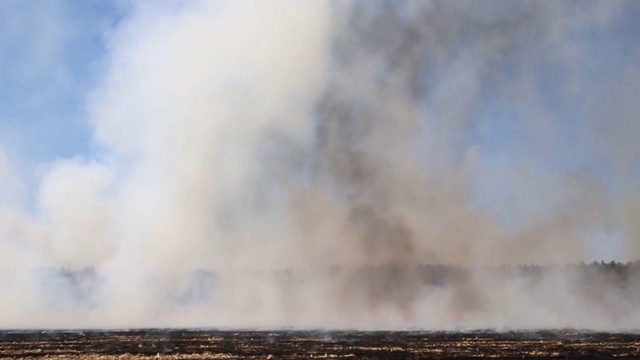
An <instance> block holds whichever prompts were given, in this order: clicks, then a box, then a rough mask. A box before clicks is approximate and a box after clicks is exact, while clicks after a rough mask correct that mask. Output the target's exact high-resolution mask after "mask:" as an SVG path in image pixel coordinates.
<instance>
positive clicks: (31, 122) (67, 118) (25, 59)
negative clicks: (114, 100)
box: [0, 0, 123, 176]
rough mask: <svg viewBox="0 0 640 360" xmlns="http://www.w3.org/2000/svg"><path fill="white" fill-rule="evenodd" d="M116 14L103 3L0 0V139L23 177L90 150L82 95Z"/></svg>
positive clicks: (97, 70)
mask: <svg viewBox="0 0 640 360" xmlns="http://www.w3.org/2000/svg"><path fill="white" fill-rule="evenodd" d="M122 15H123V9H122V7H120V6H118V5H117V4H116V3H114V2H110V1H71V0H69V1H67V0H53V1H46V2H42V1H37V0H36V1H31V0H26V1H11V0H9V1H2V2H1V3H0V68H1V69H2V70H1V71H0V129H1V130H0V143H2V144H3V146H4V147H5V151H7V153H8V154H9V156H10V157H11V158H12V160H13V163H14V166H19V167H22V169H21V170H22V171H23V172H25V175H27V176H28V175H29V172H30V171H31V170H32V168H33V167H34V166H35V165H37V164H39V163H42V162H47V161H51V160H54V159H56V158H60V157H72V156H78V155H79V156H83V155H85V154H86V153H87V152H88V151H89V149H90V147H91V136H90V129H89V126H88V124H87V114H86V99H87V95H88V94H89V93H90V91H91V89H92V88H93V87H94V86H95V85H96V82H97V81H98V80H99V79H100V75H101V74H103V73H104V71H105V61H104V57H105V54H106V46H107V44H106V39H107V38H108V34H109V32H110V30H111V29H112V28H113V27H114V26H115V25H116V24H117V22H118V21H119V19H121V17H122Z"/></svg>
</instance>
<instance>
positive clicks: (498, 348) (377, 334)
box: [0, 329, 640, 359]
mask: <svg viewBox="0 0 640 360" xmlns="http://www.w3.org/2000/svg"><path fill="white" fill-rule="evenodd" d="M639 356H640V334H638V333H601V332H587V331H574V330H557V331H556V330H554V331H506V332H495V331H469V332H421V331H392V332H390V331H299V330H292V331H251V330H237V331H234V330H229V331H221V330H180V329H147V330H115V331H100V330H83V331H51V330H46V331H37V330H30V331H2V332H0V357H2V358H20V359H45V358H46V359H52V358H53V359H55V358H60V359H62V358H65V359H70V358H71V359H74V358H75V359H79V358H83V359H126V358H141V359H142V358H161V359H162V358H165V359H271V358H273V359H313V358H355V359H411V358H414V359H417V358H427V359H468V358H481V357H495V358H547V359H548V358H572V359H580V358H584V359H586V358H594V357H629V358H637V357H639Z"/></svg>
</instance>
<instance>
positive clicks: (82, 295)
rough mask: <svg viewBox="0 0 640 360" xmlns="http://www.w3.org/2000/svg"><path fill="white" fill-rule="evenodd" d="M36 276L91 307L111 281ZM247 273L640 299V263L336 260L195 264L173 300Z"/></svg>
mask: <svg viewBox="0 0 640 360" xmlns="http://www.w3.org/2000/svg"><path fill="white" fill-rule="evenodd" d="M37 277H38V278H39V279H40V284H41V286H40V288H41V291H42V292H43V295H45V296H44V297H45V298H53V299H56V298H58V299H60V298H64V299H66V300H67V301H68V300H72V302H73V303H76V304H77V305H79V306H85V307H92V306H95V305H96V301H98V299H97V298H99V294H100V293H101V289H102V288H103V287H104V285H105V284H106V283H108V281H107V278H106V277H105V276H104V275H103V274H101V273H100V272H99V271H98V270H96V269H93V268H85V269H81V270H69V269H62V268H47V269H41V270H39V271H38V274H37ZM249 278H251V279H252V281H253V283H260V282H264V283H268V284H269V286H272V287H273V288H275V289H277V290H279V291H278V292H279V293H281V294H282V296H283V299H286V301H292V302H295V301H296V298H297V295H300V294H301V293H303V292H304V291H305V290H304V288H305V287H306V286H310V285H309V284H311V286H312V285H313V284H316V283H320V282H322V281H324V282H325V283H327V282H328V283H330V284H332V286H333V288H332V289H333V290H334V291H336V293H340V294H342V295H345V294H347V296H348V295H349V294H353V295H354V296H356V295H358V296H360V295H363V294H365V297H366V298H369V299H374V300H375V301H382V302H385V301H391V302H400V303H405V302H408V301H412V300H411V299H414V298H415V297H416V296H418V295H417V294H418V292H419V291H420V290H425V289H426V290H427V291H429V292H433V291H438V289H448V288H449V289H455V288H470V289H471V290H472V291H473V289H474V288H476V289H479V288H485V290H486V288H496V289H498V288H500V287H503V286H509V284H514V283H517V284H519V285H520V286H521V287H522V288H525V289H537V288H543V287H544V288H545V289H549V288H551V289H554V288H557V289H558V290H562V291H570V292H572V293H575V294H576V295H581V296H583V297H585V298H588V299H591V300H594V301H596V302H598V303H606V302H607V301H608V300H607V299H608V297H609V296H611V295H615V297H616V299H624V300H625V301H626V302H628V303H629V304H640V261H633V262H628V263H621V262H615V261H611V262H604V261H600V262H592V263H580V264H565V265H560V264H546V265H538V264H525V265H501V266H476V267H463V266H456V265H445V264H424V265H414V266H399V265H379V266H360V267H340V266H334V267H329V268H322V269H280V270H274V271H266V272H265V271H257V270H252V271H250V270H236V271H230V272H229V273H227V272H214V271H209V270H195V271H192V272H190V273H187V274H183V276H179V277H176V278H175V279H173V280H172V281H174V282H173V283H172V285H171V286H170V288H173V289H175V291H172V292H171V293H170V294H167V298H168V299H169V300H170V301H172V302H174V303H177V304H183V305H205V306H207V305H208V304H212V303H214V302H215V298H216V294H217V293H218V291H224V286H225V284H227V285H228V284H233V283H234V282H242V281H243V279H249ZM487 279H489V280H487ZM256 280H257V282H256ZM154 281H156V280H155V279H154V278H153V276H150V277H149V281H148V282H147V285H148V286H150V287H153V284H154ZM225 281H226V282H225ZM488 284H490V285H488ZM549 284H551V285H549ZM165 285H166V284H165ZM559 287H562V288H559ZM220 289H222V290H220ZM465 293H466V290H465ZM46 295H49V296H46ZM51 295H53V296H51Z"/></svg>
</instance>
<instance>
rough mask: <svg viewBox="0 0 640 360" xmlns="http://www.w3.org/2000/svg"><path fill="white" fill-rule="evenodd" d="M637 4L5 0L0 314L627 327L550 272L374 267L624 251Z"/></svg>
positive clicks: (619, 302)
mask: <svg viewBox="0 0 640 360" xmlns="http://www.w3.org/2000/svg"><path fill="white" fill-rule="evenodd" d="M638 16H640V3H638V2H635V1H604V0H602V1H581V2H574V1H522V2H514V1H456V2H446V1H320V0H318V1H295V0H291V1H285V0H275V1H268V2H267V1H213V0H212V1H172V0H166V1H124V0H122V1H121V0H118V1H113V2H104V3H100V4H97V3H95V4H91V3H83V4H79V3H78V2H74V1H72V0H68V1H63V0H60V1H50V2H47V3H42V2H38V1H35V0H34V1H4V2H2V3H0V34H1V35H0V287H1V289H2V291H0V305H2V307H1V310H0V327H5V328H6V327H114V326H115V327H142V326H269V327H279V326H314V327H315V326H321V327H322V326H326V327H377V328H402V327H409V326H410V327H420V328H432V329H433V328H435V329H440V328H453V327H525V328H526V327H567V326H576V327H594V328H614V327H617V328H634V327H635V328H637V327H638V324H639V321H640V311H638V310H636V309H638V307H637V306H633V304H635V303H634V302H633V301H637V300H638V299H639V297H633V298H631V299H630V298H629V297H628V296H627V295H624V296H622V295H620V294H616V293H611V294H608V295H606V296H605V297H606V299H605V300H602V301H599V302H597V304H594V303H592V302H590V300H588V299H586V298H585V296H584V294H583V291H577V290H576V287H575V286H574V284H575V279H574V276H573V275H571V274H568V273H564V272H557V273H551V274H548V276H545V277H544V279H543V280H540V281H537V282H534V283H532V282H531V281H529V280H527V279H524V278H518V277H513V278H509V279H508V280H505V279H502V278H495V277H493V276H488V275H487V276H485V275H482V274H478V275H477V276H473V277H471V278H469V279H466V280H465V281H462V282H458V283H456V285H447V284H442V285H439V286H424V285H422V283H421V282H420V281H419V280H417V279H415V278H411V277H410V276H409V277H408V276H397V274H396V275H389V273H388V272H387V271H393V270H389V269H397V268H408V267H415V266H418V265H421V264H439V263H448V264H455V265H457V266H461V267H475V266H484V265H499V264H521V263H538V264H545V263H578V262H580V261H586V262H590V261H592V260H601V259H603V260H605V261H611V260H616V261H633V260H636V259H640V190H639V189H640V187H639V185H640V160H639V159H640V157H638V155H639V154H640V141H638V140H637V139H638V137H639V136H640V102H639V101H638V100H637V96H638V95H637V94H638V93H640V24H639V23H638V22H637V21H636V19H638ZM370 268H376V269H383V270H381V271H382V273H380V272H375V271H372V272H371V273H369V274H368V275H367V274H363V273H362V271H361V270H362V269H370ZM332 269H334V270H335V269H341V270H340V271H334V270H332ZM350 269H353V271H352V270H350ZM358 269H360V270H358ZM384 269H387V270H384ZM287 271H292V272H293V274H294V275H291V273H290V272H287ZM283 272H284V273H285V274H288V275H286V276H290V278H287V279H288V280H286V281H285V283H286V286H285V285H282V284H283V283H282V281H283V280H282V278H283V276H285V275H282V274H283ZM394 274H395V273H394ZM403 274H404V273H403ZM380 279H383V282H384V284H383V285H384V286H382V289H383V291H380V287H379V286H378V285H376V284H378V283H379V281H380ZM394 284H399V285H398V286H395V285H394ZM639 288H640V287H639ZM596 289H597V287H596ZM634 296H635V295H634ZM461 299H464V301H462V300H461ZM461 301H462V303H464V305H460V304H461ZM623 314H624V315H623Z"/></svg>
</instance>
